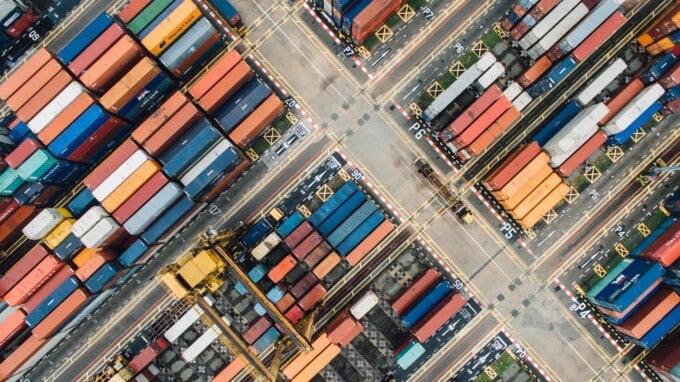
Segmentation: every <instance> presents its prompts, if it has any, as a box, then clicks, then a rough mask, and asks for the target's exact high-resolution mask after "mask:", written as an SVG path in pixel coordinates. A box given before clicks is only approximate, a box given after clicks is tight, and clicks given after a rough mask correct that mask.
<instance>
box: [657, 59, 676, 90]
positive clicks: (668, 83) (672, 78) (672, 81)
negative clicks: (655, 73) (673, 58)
mask: <svg viewBox="0 0 680 382" xmlns="http://www.w3.org/2000/svg"><path fill="white" fill-rule="evenodd" d="M659 84H660V85H661V86H663V88H664V89H670V88H672V87H674V86H677V85H680V63H678V64H675V66H674V67H673V68H672V69H671V70H669V72H668V73H666V75H665V76H663V77H662V78H661V79H659Z"/></svg>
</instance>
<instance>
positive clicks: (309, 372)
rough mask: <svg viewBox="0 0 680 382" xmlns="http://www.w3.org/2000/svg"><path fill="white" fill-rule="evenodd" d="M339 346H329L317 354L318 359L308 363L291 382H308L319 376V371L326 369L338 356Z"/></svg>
mask: <svg viewBox="0 0 680 382" xmlns="http://www.w3.org/2000/svg"><path fill="white" fill-rule="evenodd" d="M340 350H341V349H340V346H338V345H335V344H330V345H329V346H328V347H327V348H326V349H325V350H324V351H322V352H321V354H319V356H318V357H316V358H314V360H313V361H312V362H310V363H309V365H307V366H306V367H305V368H304V369H302V371H300V374H298V375H296V376H295V377H294V378H293V382H308V381H311V380H312V378H314V376H315V375H317V374H319V372H320V371H321V369H323V368H324V367H326V366H327V365H328V364H329V363H331V361H332V360H333V359H334V358H335V357H337V355H338V354H340Z"/></svg>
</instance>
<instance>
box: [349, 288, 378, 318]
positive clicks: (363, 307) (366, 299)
mask: <svg viewBox="0 0 680 382" xmlns="http://www.w3.org/2000/svg"><path fill="white" fill-rule="evenodd" d="M379 302H380V300H379V298H378V295H376V294H375V293H374V292H373V291H370V290H369V291H368V292H367V293H366V294H364V295H363V296H361V298H360V299H359V300H358V301H357V302H355V303H354V304H352V306H351V307H350V308H349V312H350V314H352V316H353V317H354V318H355V319H357V320H361V319H362V318H364V316H366V315H367V314H368V312H370V311H371V309H373V308H374V307H375V306H377V305H378V303H379Z"/></svg>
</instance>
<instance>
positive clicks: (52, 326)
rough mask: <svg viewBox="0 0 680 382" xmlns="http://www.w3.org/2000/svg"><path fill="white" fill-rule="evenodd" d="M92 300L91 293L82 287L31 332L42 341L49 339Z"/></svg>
mask: <svg viewBox="0 0 680 382" xmlns="http://www.w3.org/2000/svg"><path fill="white" fill-rule="evenodd" d="M89 298H90V293H89V292H88V291H87V289H85V288H83V287H80V288H78V289H76V290H75V291H73V293H71V294H70V295H69V296H68V297H66V299H65V300H64V301H62V302H61V304H59V305H58V306H57V307H56V308H54V310H53V311H52V313H50V314H48V315H47V317H45V318H44V319H43V320H42V321H40V323H39V324H38V325H37V326H36V327H35V328H33V330H32V331H31V332H32V333H33V335H34V336H36V337H38V338H40V339H46V338H49V337H50V336H52V335H53V334H54V332H56V331H57V329H59V328H60V327H61V326H62V325H64V324H65V323H66V322H67V321H68V320H69V319H70V318H71V316H73V315H74V314H76V313H77V312H78V310H80V308H82V307H83V306H84V305H85V304H86V303H87V300H88V299H89Z"/></svg>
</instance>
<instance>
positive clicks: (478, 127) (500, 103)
mask: <svg viewBox="0 0 680 382" xmlns="http://www.w3.org/2000/svg"><path fill="white" fill-rule="evenodd" d="M510 106H512V102H510V100H508V99H507V98H506V97H505V96H502V97H500V98H499V99H497V100H496V102H494V104H493V105H491V107H489V108H488V109H486V111H485V112H484V113H482V115H480V116H479V118H477V119H476V120H475V121H474V122H473V123H472V124H471V125H470V126H469V127H468V128H467V129H465V131H463V133H461V134H460V135H459V136H457V137H456V138H455V139H454V140H453V145H454V146H455V147H456V148H458V149H462V148H463V147H466V146H468V145H469V144H470V143H472V142H473V141H474V140H475V139H477V137H479V136H480V135H481V134H482V133H483V132H484V131H485V130H486V129H488V128H489V126H491V124H492V123H494V121H496V120H497V119H498V118H500V116H501V115H502V114H503V113H504V112H505V111H506V110H508V108H510Z"/></svg>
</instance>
